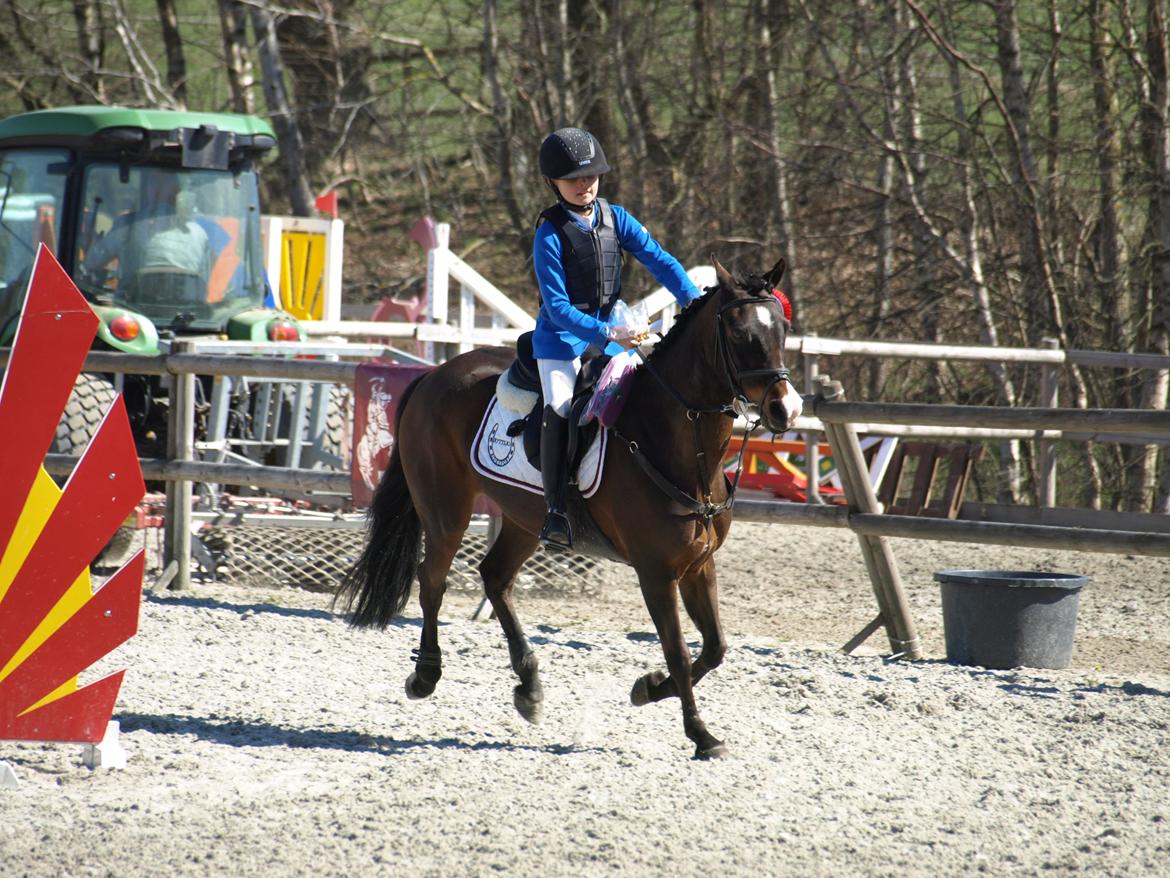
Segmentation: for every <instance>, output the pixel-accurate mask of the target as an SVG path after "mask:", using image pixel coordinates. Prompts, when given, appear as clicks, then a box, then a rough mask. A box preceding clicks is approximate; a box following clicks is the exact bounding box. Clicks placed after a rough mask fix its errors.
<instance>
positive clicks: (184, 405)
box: [163, 341, 196, 591]
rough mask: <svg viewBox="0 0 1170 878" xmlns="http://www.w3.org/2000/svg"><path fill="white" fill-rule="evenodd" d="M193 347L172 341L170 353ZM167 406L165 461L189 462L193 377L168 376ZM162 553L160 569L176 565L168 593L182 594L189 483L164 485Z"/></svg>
mask: <svg viewBox="0 0 1170 878" xmlns="http://www.w3.org/2000/svg"><path fill="white" fill-rule="evenodd" d="M192 346H193V343H192V342H190V341H175V342H173V343H172V344H171V352H172V353H176V354H183V353H190V349H191V348H192ZM169 377H170V383H171V405H170V412H169V414H168V417H167V457H168V458H169V459H171V460H177V461H190V460H194V458H195V440H194V436H195V380H196V378H195V374H194V373H192V372H185V373H181V374H174V373H172V374H171V375H170V376H169ZM164 525H165V528H166V539H165V544H166V546H165V552H164V558H163V566H164V567H166V566H168V565H169V564H171V563H172V562H174V563H175V564H176V565H177V570H176V572H175V578H174V580H173V581H172V582H171V585H170V589H171V590H172V591H183V590H185V589H188V588H190V587H191V483H190V482H189V481H186V480H183V481H175V482H167V501H166V520H165V522H164Z"/></svg>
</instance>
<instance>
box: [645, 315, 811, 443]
mask: <svg viewBox="0 0 1170 878" xmlns="http://www.w3.org/2000/svg"><path fill="white" fill-rule="evenodd" d="M741 305H775V306H776V307H778V308H780V309H781V312H780V313H781V317H782V318H783V313H784V311H783V306H782V305H781V304H780V302H779V301H778V300H777V299H776V297H775V296H771V295H769V296H750V297H748V298H746V299H733V300H732V301H730V302H726V303H724V304H723V305H720V306H719V310H718V311H717V312H716V314H715V327H716V329H715V350H716V355H717V356H718V358H719V362H720V364H721V365H722V366H723V377H724V378H726V379H727V383H728V385H729V386H730V387H731V392H732V400H731V402H729V403H724V404H722V405H717V406H697V405H691V404H690V403H689V402H687V401H686V400H685V399H683V396H682V394H680V393H679V392H678V391H677V390H675V389H674V388H673V387H671V386H670V382H668V381H667V380H666V379H665V378H664V377H663V376H662V373H660V372H659V371H658V370H657V369H656V368H655V367H654V364H653V362H651V360H650V359H649V358H648V357H643V358H642V362H643V363H644V364H645V365H646V369H647V371H648V372H649V373H650V374H651V375H653V376H654V377H655V379H657V381H658V383H659V384H661V385H662V386H663V387H664V388H665V389H666V391H667V393H669V394H670V395H671V396H673V397H674V398H675V400H676V401H677V402H678V403H679V404H680V405H682V407H683V408H685V409H686V410H687V416H688V417H689V418H690V417H691V413H692V412H693V413H696V414H701V415H702V414H720V415H726V416H727V417H729V418H735V417H739V416H740V415H742V416H744V417H747V416H748V413H749V412H750V411H751V408H752V406H753V405H756V404H755V403H753V402H752V401H751V399H750V398H749V397H748V395H747V391H745V390H744V389H743V381H744V379H745V378H746V379H752V378H758V377H761V376H762V377H764V378H767V379H768V382H767V384H766V385H765V387H764V392H763V393H762V394H760V403H759V404H758V405H759V407H760V408H761V409H762V407H763V401H764V400H765V399H767V398H768V393H769V392H770V391H771V390H772V388H773V387H775V386H776V385H777V384H779V383H780V382H781V381H788V380H790V377H791V373H790V372H789V370H788V369H787V368H786V367H784V366H781V367H780V368H778V369H740V368H739V364H738V363H737V362H736V361H735V355H734V354H733V353H732V347H731V343H730V342H729V341H728V340H727V333H728V329H727V324H726V323H724V321H723V314H724V312H726V311H729V310H731V309H732V308H738V307H740V306H741ZM783 319H785V321H786V322H787V318H783ZM692 420H693V418H692ZM752 429H755V427H754V426H753V428H752Z"/></svg>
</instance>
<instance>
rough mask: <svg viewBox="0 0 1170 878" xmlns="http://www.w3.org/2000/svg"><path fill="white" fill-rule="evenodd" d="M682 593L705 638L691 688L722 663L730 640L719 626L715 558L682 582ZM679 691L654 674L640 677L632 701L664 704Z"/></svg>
mask: <svg viewBox="0 0 1170 878" xmlns="http://www.w3.org/2000/svg"><path fill="white" fill-rule="evenodd" d="M678 588H679V593H680V594H681V595H682V599H683V606H685V607H686V609H687V615H689V616H690V617H691V619H692V621H694V623H695V625H696V627H698V629H699V633H700V634H701V635H702V637H703V648H702V651H701V652H700V653H699V657H698V658H697V659H695V661H694V662H692V663H691V685H697V684H698V682H699V681H700V680H702V679H703V677H705V676H706V675H707V672H708V671H713V670H715V668H717V667H719V665H721V664H722V663H723V656H724V655H725V654H726V652H727V641H726V640H725V639H724V637H723V628H722V626H720V624H719V594H718V590H717V588H716V585H715V559H714V558H713V557H711V558H708V559H707V561H706V563H704V564H703V565H702V566H700V567H699V568H697V569H696V570H693V571H691V572H690V573H689V574H687V576H685V577H684V578H683V579H681V580H680V581H679V586H678ZM677 696H678V690H677V689H676V687H675V685H674V679H673V678H672V677H668V676H666V674H664V673H662V672H661V671H653V672H651V673H649V674H646V675H645V676H643V677H640V678H639V679H638V681H637V682H636V683H635V684H634V689H633V691H632V692H631V693H630V700H631V701H632V702H633V703H634V705H635V706H638V707H641V706H642V705H643V704H649V703H650V702H652V701H662V700H663V699H664V698H676V697H677Z"/></svg>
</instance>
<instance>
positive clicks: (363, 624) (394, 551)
mask: <svg viewBox="0 0 1170 878" xmlns="http://www.w3.org/2000/svg"><path fill="white" fill-rule="evenodd" d="M418 380H419V379H415V381H413V382H412V383H411V384H409V385H408V386H407V388H406V390H404V391H403V393H402V396H400V397H399V398H398V411H397V412H396V416H395V424H394V435H395V436H398V435H399V431H398V428H399V425H400V424H401V423H402V413H403V412H404V411H405V410H406V404H407V403H408V402H409V401H410V397H411V396H412V395H413V393H414V390H415V388H416V387H418ZM399 448H400V445H399V443H397V442H396V443H395V444H394V450H393V451H392V452H391V454H390V464H389V466H387V467H386V472H384V473H383V474H382V481H381V482H380V483H379V485H378V489H377V490H376V491H375V492H374V499H373V502H372V503H371V504H370V513H369V525H368V527H367V531H368V533H367V539H366V547H365V549H363V550H362V554H361V557H359V558H358V559H357V561H356V562H355V563H354V565H353V566H352V567H351V568H350V569H349V570H348V571H347V572H346V574H345V576H344V577H342V580H341V584H340V585H339V586H338V587H337V593H336V596H335V597H334V601H335V602H336V601H337V600H343V601H344V602H345V606H346V608H347V609H352V610H353V616H352V618H351V619H350V624H351V625H354V626H355V627H359V628H373V627H377V628H385V627H386V626H387V625H389V624H390V621H391V620H392V619H393V618H394V617H395V616H397V615H398V614H399V613H401V612H402V608H403V607H405V606H406V602H407V600H408V599H409V598H410V587H411V585H412V584H413V583H414V574H415V569H416V568H417V567H418V556H419V550H420V549H421V547H422V521H421V520H420V519H419V517H418V510H417V509H415V506H414V498H413V497H412V496H411V495H410V486H409V485H408V484H407V483H406V473H405V471H404V470H403V468H402V455H400V454H399V453H398V449H399Z"/></svg>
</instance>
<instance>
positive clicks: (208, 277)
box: [0, 107, 301, 457]
mask: <svg viewBox="0 0 1170 878" xmlns="http://www.w3.org/2000/svg"><path fill="white" fill-rule="evenodd" d="M275 146H276V138H275V137H274V135H273V132H272V128H271V127H270V126H269V125H268V123H267V122H265V121H264V120H262V119H257V118H254V117H250V116H240V115H232V114H225V113H194V112H175V111H167V110H135V109H124V108H114V107H65V108H61V109H55V110H39V111H35V112H29V113H21V114H19V115H16V116H11V117H9V118H7V119H4V120H2V121H0V346H8V345H11V343H12V338H13V335H14V333H15V330H16V324H17V320H18V317H19V314H20V309H21V306H22V303H23V301H24V295H25V289H26V287H27V284H28V278H29V274H30V272H31V269H32V264H33V259H34V257H35V254H36V251H37V246H38V245H39V244H42V243H43V244H45V245H46V246H47V247H48V248H49V249H50V250H51V251H52V252H53V253H54V254H55V255H56V257H57V259H58V260H59V261H60V263H61V265H62V266H63V267H64V269H65V270H66V271H67V272H68V273H69V276H70V277H71V278H72V279H73V281H74V282H75V283H76V284H77V287H78V288H79V289H80V290H81V292H82V293H83V294H84V295H85V297H86V299H88V301H89V302H90V304H91V305H92V306H93V309H94V311H95V312H97V314H98V316H99V317H100V318H101V325H100V327H99V329H98V334H97V338H96V339H95V342H94V347H95V349H96V350H108V351H123V352H126V353H131V354H145V355H152V354H157V353H159V352H160V350H162V349H163V348H164V347H165V343H166V342H167V341H168V340H171V339H176V338H180V337H188V336H205V337H208V336H210V337H214V338H219V339H225V338H226V339H235V340H247V341H295V340H298V339H299V338H300V337H301V332H300V328H299V326H298V325H297V323H296V321H295V320H294V319H293V318H292V317H290V316H289V315H288V314H287V313H284V312H282V311H280V310H278V309H276V308H275V307H274V306H273V302H272V293H271V290H270V287H269V284H268V282H267V279H266V276H265V271H264V261H263V251H262V247H261V240H260V197H259V186H258V183H257V164H258V161H259V159H260V158H261V157H262V156H264V155H265V154H266V153H267V152H268V151H269V150H271V149H272V148H273V147H275ZM200 388H201V389H202V390H204V391H205V392H206V393H207V395H208V396H209V395H210V390H211V381H210V379H205V380H204V381H202V382H200ZM116 390H121V391H122V392H123V395H124V397H125V399H126V405H127V409H128V411H129V412H130V417H131V422H132V424H133V427H134V434H135V438H136V441H137V443H138V448H139V453H140V454H141V455H142V456H144V457H162V456H164V454H165V434H166V422H167V394H166V387H165V382H163V381H160V380H159V379H158V378H155V377H149V376H138V375H126V376H124V377H122V376H117V375H95V374H82V375H81V376H80V377H79V378H78V381H77V384H76V387H75V391H74V394H73V397H72V399H71V400H70V403H69V408H68V409H67V410H66V412H65V415H64V417H63V418H62V421H61V425H60V426H59V428H58V432H57V436H56V440H55V442H54V446H53V448H52V451H54V452H56V453H62V454H76V453H77V452H78V451H79V449H80V447H81V446H84V444H85V443H86V442H88V440H89V438H90V436H91V435H92V432H93V430H94V428H95V427H96V425H97V423H98V421H99V419H100V418H101V416H102V413H103V412H104V411H105V409H106V407H107V405H108V403H109V402H110V400H111V399H112V398H113V395H114V393H115V391H116ZM254 395H255V394H250V393H249V390H248V387H247V385H246V384H243V383H242V384H241V386H239V387H237V388H236V389H235V390H233V394H232V401H231V412H232V414H231V416H230V417H229V421H231V423H232V426H231V428H230V429H231V430H232V431H233V432H234V433H235V435H237V436H239V437H240V438H246V435H247V433H248V431H249V430H250V429H251V425H252V422H253V421H254V419H255V418H257V417H258V413H257V412H256V410H255V401H254V399H252V397H253V396H254ZM209 407H210V406H209V405H207V404H205V405H202V406H200V412H201V413H202V415H203V417H204V419H205V418H206V415H207V411H208V409H209ZM286 418H287V415H286Z"/></svg>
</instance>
